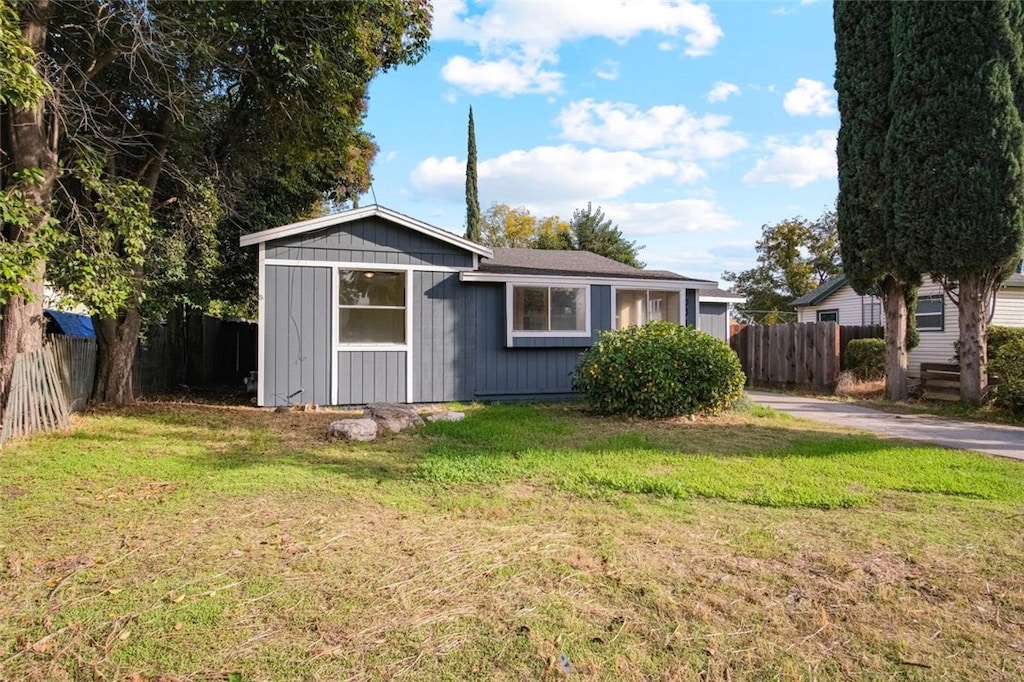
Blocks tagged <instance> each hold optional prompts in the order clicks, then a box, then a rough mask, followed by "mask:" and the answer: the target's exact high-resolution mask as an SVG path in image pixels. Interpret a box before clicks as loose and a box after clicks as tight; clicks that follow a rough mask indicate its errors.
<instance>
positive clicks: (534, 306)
mask: <svg viewBox="0 0 1024 682" xmlns="http://www.w3.org/2000/svg"><path fill="white" fill-rule="evenodd" d="M587 322H588V320H587V287H585V286H583V287H559V286H541V285H525V286H520V285H512V332H513V333H515V334H520V333H523V334H526V335H529V333H531V332H534V333H541V334H544V333H550V334H557V333H577V334H586V333H589V329H587Z"/></svg>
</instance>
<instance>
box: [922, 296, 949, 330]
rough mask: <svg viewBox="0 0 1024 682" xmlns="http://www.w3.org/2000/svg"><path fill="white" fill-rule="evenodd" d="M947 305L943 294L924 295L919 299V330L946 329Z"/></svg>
mask: <svg viewBox="0 0 1024 682" xmlns="http://www.w3.org/2000/svg"><path fill="white" fill-rule="evenodd" d="M945 305H946V302H945V299H943V297H942V296H922V297H921V298H919V299H917V318H916V319H917V329H918V331H922V332H941V331H942V330H943V329H945V323H946V317H945V312H946V311H945Z"/></svg>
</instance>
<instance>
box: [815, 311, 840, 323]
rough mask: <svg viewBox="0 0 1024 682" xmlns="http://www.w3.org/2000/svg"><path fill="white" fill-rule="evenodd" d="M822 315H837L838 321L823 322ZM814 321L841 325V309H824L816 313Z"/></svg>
mask: <svg viewBox="0 0 1024 682" xmlns="http://www.w3.org/2000/svg"><path fill="white" fill-rule="evenodd" d="M822 315H835V316H836V319H834V320H823V319H821V316H822ZM814 321H815V322H835V323H836V324H839V308H822V309H821V310H816V311H815V313H814Z"/></svg>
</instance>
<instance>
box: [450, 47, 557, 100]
mask: <svg viewBox="0 0 1024 682" xmlns="http://www.w3.org/2000/svg"><path fill="white" fill-rule="evenodd" d="M542 65H543V62H542V61H540V60H536V59H534V60H529V61H516V60H512V59H500V60H497V61H487V60H482V61H476V62H474V61H471V60H469V59H467V58H466V57H462V56H456V57H452V58H451V59H449V60H448V63H447V64H445V65H444V67H443V68H442V69H441V77H442V78H444V79H445V80H446V81H448V82H449V83H451V84H452V85H456V86H458V87H460V88H462V89H463V90H466V91H467V92H470V93H472V94H474V95H480V94H484V93H495V94H498V95H501V96H502V97H511V96H513V95H523V94H538V93H547V92H561V90H562V78H563V77H564V74H562V73H559V72H557V71H545V70H544V69H543V68H542Z"/></svg>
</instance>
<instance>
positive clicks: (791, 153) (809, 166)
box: [743, 130, 836, 187]
mask: <svg viewBox="0 0 1024 682" xmlns="http://www.w3.org/2000/svg"><path fill="white" fill-rule="evenodd" d="M766 147H767V148H768V150H769V151H770V155H769V156H767V157H762V158H760V159H758V161H757V164H756V165H755V166H754V168H753V169H752V170H751V171H750V172H749V173H747V174H746V175H745V176H743V180H744V182H747V183H748V184H773V183H785V184H788V185H789V186H791V187H803V186H804V185H808V184H810V183H812V182H814V181H815V180H823V179H827V178H834V177H835V176H836V134H835V131H831V130H819V131H817V132H816V133H814V134H813V135H808V136H806V137H804V138H803V139H801V140H800V142H799V143H798V144H796V145H792V146H791V145H787V144H786V143H785V141H784V140H781V139H779V138H769V139H768V141H767V143H766Z"/></svg>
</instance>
